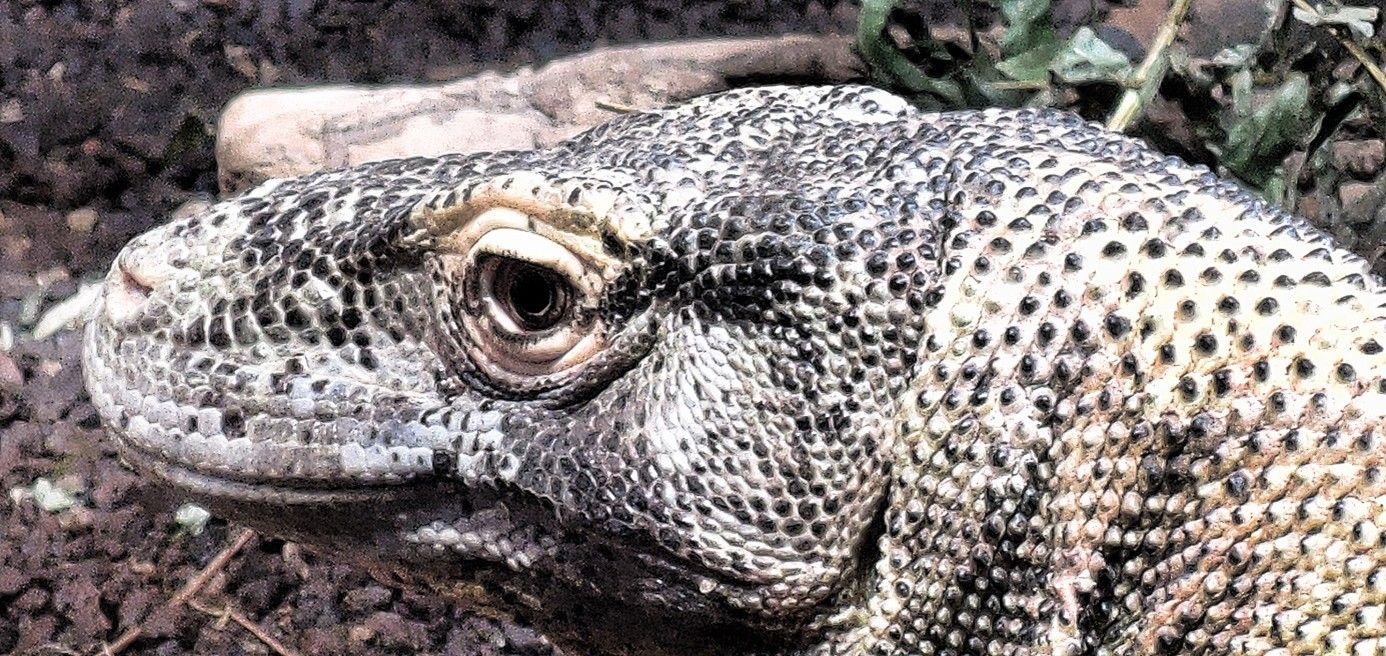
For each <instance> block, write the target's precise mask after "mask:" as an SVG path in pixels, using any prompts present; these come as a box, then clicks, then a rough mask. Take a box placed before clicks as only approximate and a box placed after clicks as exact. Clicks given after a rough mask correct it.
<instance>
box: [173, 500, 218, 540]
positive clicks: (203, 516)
mask: <svg viewBox="0 0 1386 656" xmlns="http://www.w3.org/2000/svg"><path fill="white" fill-rule="evenodd" d="M211 518H212V513H209V512H207V509H206V508H203V507H202V506H199V505H197V504H195V503H185V504H183V505H181V506H179V507H178V511H177V512H175V513H173V521H174V523H176V524H178V530H179V531H182V532H184V533H187V534H188V535H202V531H203V529H205V528H207V520H209V519H211Z"/></svg>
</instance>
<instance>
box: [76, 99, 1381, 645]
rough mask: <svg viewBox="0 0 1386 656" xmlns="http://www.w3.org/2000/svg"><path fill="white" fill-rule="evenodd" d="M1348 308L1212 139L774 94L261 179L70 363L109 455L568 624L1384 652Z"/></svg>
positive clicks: (554, 623) (140, 277)
mask: <svg viewBox="0 0 1386 656" xmlns="http://www.w3.org/2000/svg"><path fill="white" fill-rule="evenodd" d="M1383 341H1386V295H1384V294H1383V290H1382V283H1381V281H1379V280H1377V279H1375V278H1373V277H1372V276H1371V275H1369V273H1368V271H1367V267H1366V266H1365V264H1364V262H1363V261H1362V260H1360V259H1358V258H1357V257H1354V256H1353V255H1350V254H1349V253H1347V252H1345V251H1343V250H1341V249H1339V248H1336V247H1335V246H1334V245H1333V244H1332V243H1330V242H1329V241H1328V239H1326V238H1325V237H1324V235H1322V234H1321V233H1319V232H1317V231H1316V230H1314V229H1313V228H1311V227H1310V226H1309V225H1307V224H1306V223H1305V222H1304V221H1302V220H1300V219H1298V218H1296V217H1294V216H1292V215H1290V214H1288V213H1286V212H1285V211H1283V210H1280V209H1278V208H1276V207H1274V206H1272V205H1269V204H1266V203H1265V202H1262V201H1260V200H1258V199H1257V198H1255V197H1254V196H1252V195H1250V194H1248V193H1247V192H1245V191H1243V190H1242V189H1240V188H1239V187H1237V186H1236V185H1235V184H1232V183H1230V182H1227V181H1224V180H1220V179H1218V178H1217V177H1215V176H1214V175H1213V174H1212V173H1210V172H1208V171H1207V170H1206V169H1203V168H1199V167H1192V166H1189V165H1187V164H1184V163H1183V162H1181V161H1179V160H1178V159H1175V158H1170V157H1163V156H1161V155H1159V154H1157V153H1155V152H1152V151H1151V150H1149V149H1148V148H1146V147H1144V146H1142V145H1141V144H1140V143H1138V142H1136V141H1134V140H1131V139H1128V138H1125V137H1122V136H1119V135H1115V134H1111V133H1108V132H1105V131H1103V130H1101V129H1099V128H1097V127H1093V126H1091V125H1087V124H1085V123H1083V122H1082V121H1081V120H1079V119H1078V118H1076V117H1074V116H1072V115H1069V114H1064V113H1059V112H1055V111H1049V110H986V111H967V112H955V113H946V114H923V113H919V112H917V111H915V110H914V109H912V108H910V107H909V106H907V105H906V103H905V102H904V101H902V100H900V99H899V98H896V97H894V96H891V95H889V94H887V93H885V92H882V91H878V90H873V89H869V88H865V87H831V88H827V87H823V88H788V87H767V88H760V89H749V90H739V91H732V92H728V93H724V94H720V95H716V96H710V97H706V98H702V99H699V100H696V101H693V102H691V103H688V104H686V105H682V106H679V107H674V108H670V109H665V110H660V111H655V112H650V113H642V114H632V115H627V116H622V117H620V118H617V119H616V120H614V121H612V122H611V123H610V124H608V125H605V126H603V127H600V128H598V129H595V130H593V131H591V132H588V133H586V134H584V135H582V136H579V137H576V138H574V139H573V140H571V141H569V142H567V143H565V144H563V145H561V146H558V147H555V148H553V149H550V150H543V151H536V152H504V153H491V154H483V155H474V156H456V157H441V158H437V159H425V158H416V159H406V160H399V161H390V162H382V163H378V164H369V165H365V166H361V167H358V168H355V169H351V170H345V171H336V172H330V173H322V174H317V175H312V176H308V177H305V178H302V179H297V180H287V181H273V182H269V183H266V184H265V185H262V186H260V187H259V188H256V189H254V190H253V191H251V192H249V193H247V194H245V195H243V196H240V197H238V198H235V199H232V200H228V201H226V202H223V203H220V204H217V205H215V206H213V207H211V208H210V209H207V210H206V211H204V212H202V213H199V214H197V215H195V216H192V217H190V218H186V219H183V220H179V221H176V222H174V223H172V224H171V225H168V226H166V227H163V228H160V229H158V230H156V231H154V232H151V233H149V234H146V235H144V236H142V237H140V238H138V239H136V240H135V241H134V242H132V243H131V244H130V245H129V246H128V247H126V249H125V250H124V251H123V252H122V253H121V255H120V257H119V259H118V261H117V263H116V265H115V266H114V267H113V268H112V272H111V276H110V279H109V281H108V284H107V291H106V296H105V303H104V307H103V308H102V309H101V311H100V312H99V313H98V316H97V318H96V320H95V321H93V322H92V323H91V324H90V327H89V329H88V333H87V345H86V354H85V357H86V373H87V385H88V387H89V388H90V390H91V395H92V398H93V399H94V401H95V403H96V405H97V407H98V408H100V412H101V415H102V416H103V417H104V420H105V421H106V422H107V423H108V425H109V426H110V429H111V433H112V434H113V436H114V437H115V438H116V439H117V440H118V442H119V443H120V446H121V450H122V452H123V453H124V454H125V456H126V457H127V458H128V460H129V461H131V462H132V463H134V464H135V465H137V466H139V467H140V468H142V469H145V470H148V471H150V472H152V473H153V474H154V475H156V476H159V477H162V478H163V479H164V480H166V481H167V482H168V483H171V484H172V485H175V486H177V487H179V488H181V489H182V490H183V491H184V492H186V493H187V494H189V495H191V496H193V497H195V498H198V499H200V500H202V501H204V502H205V503H207V504H209V505H210V506H211V507H212V508H213V509H215V510H217V511H220V512H222V513H225V514H227V515H229V516H231V517H233V518H235V519H237V520H240V521H243V522H245V523H247V524H250V525H252V526H256V527H259V528H262V529H264V530H267V531H270V532H272V533H277V534H281V535H285V536H288V537H292V538H294V539H299V540H304V541H307V542H309V543H314V544H319V545H324V546H325V547H328V548H329V550H330V552H331V553H341V554H345V555H346V556H349V557H351V558H354V559H355V560H356V561H358V562H362V563H367V564H371V565H372V566H374V567H375V568H376V569H377V570H378V571H380V572H382V573H383V574H386V575H390V576H394V577H396V578H398V579H401V580H404V581H406V582H412V583H425V584H428V585H433V586H437V587H439V588H442V589H445V590H447V591H448V592H449V593H450V594H456V595H462V596H464V597H466V598H469V599H471V600H473V601H475V602H476V603H477V604H479V605H481V606H483V607H487V608H492V609H495V610H496V611H497V612H500V613H504V614H510V615H514V616H517V617H519V618H521V619H523V620H524V621H527V622H531V623H533V624H534V625H536V626H537V627H539V628H540V629H541V630H543V631H545V632H546V634H547V635H549V636H550V637H551V638H552V639H553V640H554V641H555V642H557V643H558V644H560V645H561V646H563V647H564V648H566V649H567V650H569V652H570V653H573V654H711V653H715V654H844V655H845V654H1057V655H1065V656H1066V655H1070V654H1173V653H1181V654H1276V655H1280V654H1310V653H1313V654H1327V653H1333V654H1376V653H1382V652H1383V651H1386V639H1383V636H1386V620H1384V619H1383V608H1386V575H1383V564H1386V545H1383V536H1384V535H1386V506H1384V505H1383V504H1386V476H1383V467H1386V432H1384V431H1383V430H1382V429H1383V426H1386V423H1384V422H1383V415H1386V380H1384V379H1383V373H1386V355H1383V354H1382V342H1383Z"/></svg>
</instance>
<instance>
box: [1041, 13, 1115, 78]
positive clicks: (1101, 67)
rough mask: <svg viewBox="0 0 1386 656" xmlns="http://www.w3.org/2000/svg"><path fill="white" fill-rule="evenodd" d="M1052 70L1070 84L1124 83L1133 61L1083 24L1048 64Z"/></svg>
mask: <svg viewBox="0 0 1386 656" xmlns="http://www.w3.org/2000/svg"><path fill="white" fill-rule="evenodd" d="M1049 70H1051V71H1053V72H1054V74H1055V75H1057V76H1058V77H1059V79H1060V80H1063V81H1064V82H1068V83H1069V84H1083V83H1088V82H1103V81H1113V80H1125V79H1126V78H1127V77H1129V76H1130V75H1131V70H1132V66H1131V60H1130V58H1128V57H1127V56H1126V55H1125V54H1123V53H1122V52H1121V51H1119V50H1117V49H1116V48H1113V47H1111V46H1109V45H1107V42H1106V41H1103V40H1102V39H1100V38H1098V36H1097V32H1094V31H1093V29H1092V28H1090V27H1088V26H1086V25H1084V26H1083V27H1080V28H1078V31H1077V32H1075V33H1074V34H1073V38H1071V39H1069V40H1068V43H1066V44H1064V47H1063V48H1062V49H1060V50H1059V52H1058V53H1057V54H1056V55H1055V56H1054V58H1053V60H1052V61H1051V62H1049Z"/></svg>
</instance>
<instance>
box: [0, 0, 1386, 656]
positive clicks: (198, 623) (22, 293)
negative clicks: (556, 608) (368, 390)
mask: <svg viewBox="0 0 1386 656" xmlns="http://www.w3.org/2000/svg"><path fill="white" fill-rule="evenodd" d="M1236 1H1238V0H1228V1H1226V2H1222V4H1220V3H1219V1H1214V0H1208V1H1207V2H1204V1H1202V0H1200V3H1199V5H1198V7H1199V8H1200V9H1201V10H1205V11H1206V10H1207V8H1210V7H1211V8H1217V7H1219V6H1232V5H1235V4H1236ZM1252 1H1253V0H1247V2H1252ZM851 4H852V3H849V2H847V1H846V0H842V1H834V0H814V1H809V2H804V1H796V2H781V1H777V0H724V1H694V0H654V1H648V0H647V1H642V2H630V1H629V0H614V1H607V0H558V1H551V0H505V1H502V0H418V1H414V2H403V1H401V2H393V3H388V2H367V1H365V0H356V1H350V0H265V1H260V2H251V1H250V0H117V1H100V0H80V1H79V0H42V1H39V0H8V1H6V2H0V490H3V491H4V492H5V493H6V497H5V498H0V654H11V653H15V654H83V655H87V654H99V653H102V650H103V647H104V646H105V645H109V644H110V643H112V642H115V641H117V640H119V639H120V638H121V636H122V635H124V634H126V632H127V631H129V630H130V629H132V628H135V627H137V628H138V629H139V630H140V635H139V637H137V638H136V639H134V640H133V641H129V642H127V643H126V644H123V645H119V646H120V647H121V648H122V649H121V650H120V652H121V653H127V654H132V653H139V654H269V653H275V652H279V653H301V654H318V653H330V654H338V653H341V654H392V653H401V654H403V653H409V654H466V655H472V654H478V655H482V654H517V655H519V654H551V653H553V650H552V648H551V647H549V646H548V645H547V644H546V643H545V642H544V641H543V640H542V639H541V638H540V637H539V636H537V635H536V634H535V633H534V632H532V631H530V630H528V629H525V628H522V627H518V626H514V625H511V624H506V623H503V622H497V621H494V620H490V619H486V618H483V617H481V616H480V615H477V614H475V613H472V612H469V611H468V610H467V609H466V608H463V607H460V606H458V605H455V604H450V603H447V602H444V601H440V600H438V599H436V598H432V597H430V596H428V595H425V594H417V593H413V592H409V591H399V590H394V589H390V588H387V587H384V586H382V585H380V584H378V583H376V582H374V581H373V580H372V579H370V578H369V577H368V576H366V575H365V574H363V573H362V572H360V571H357V570H354V569H352V568H350V567H346V566H343V565H337V564H334V563H332V562H330V561H329V560H327V559H325V558H322V557H318V556H315V555H314V554H311V553H307V552H305V551H303V550H301V549H299V548H298V547H297V546H295V545H292V544H286V543H284V542H282V541H278V540H272V539H262V538H258V537H257V538H254V539H252V540H250V541H249V543H247V544H245V545H244V547H243V548H241V549H240V550H239V551H238V552H237V553H235V554H234V555H232V556H231V557H230V558H229V560H227V561H226V562H225V564H224V566H221V567H220V568H218V569H217V570H216V573H215V574H214V575H213V576H212V577H211V578H210V580H208V581H207V582H206V583H205V585H203V586H202V587H201V589H200V592H199V593H198V594H196V595H194V596H193V597H192V601H191V602H190V603H189V604H187V605H186V606H185V607H183V608H181V609H170V608H169V607H168V602H169V600H170V599H171V598H173V597H174V596H175V595H176V594H177V593H178V591H179V590H180V589H181V588H183V587H184V586H185V585H186V584H187V583H188V582H189V581H190V580H193V579H194V578H195V577H196V576H197V575H198V573H199V572H200V571H203V570H204V568H206V567H207V566H208V564H209V563H211V562H213V560H214V559H215V558H216V557H217V555H218V554H219V553H221V552H223V551H225V550H226V549H228V547H229V546H230V545H232V544H234V543H236V541H237V536H239V535H240V532H241V530H242V529H241V528H240V527H237V526H228V525H226V524H225V523H224V522H221V521H218V520H216V519H213V520H212V521H211V522H210V523H208V524H207V526H206V528H205V530H203V531H202V532H200V533H196V534H194V533H193V532H192V531H189V530H188V529H186V528H183V527H182V526H181V525H180V524H179V523H177V522H175V520H174V510H175V509H176V508H177V507H178V506H179V503H180V501H179V500H178V499H174V498H168V497H167V496H164V495H161V494H160V492H159V491H158V490H157V489H156V488H153V487H150V486H148V485H147V483H146V482H145V481H143V480H142V479H139V478H138V477H136V476H135V475H134V474H133V473H131V472H130V471H128V470H127V469H126V468H125V467H123V466H122V465H121V464H120V463H119V462H118V461H117V460H116V459H115V457H114V454H113V452H112V451H111V450H110V448H109V446H108V444H107V443H106V442H105V441H104V440H103V437H102V432H101V429H100V427H99V423H98V421H97V418H96V415H95V412H94V411H93V410H92V408H91V406H90V405H89V403H88V401H87V398H86V394H85V392H84V391H83V389H82V382H81V373H80V367H79V362H78V356H79V353H80V336H79V334H78V333H76V332H74V331H73V330H60V331H58V332H56V333H55V334H54V335H52V336H50V337H47V338H45V339H33V338H31V333H32V331H33V330H34V328H35V327H36V325H37V324H39V323H40V322H41V319H42V318H43V317H45V316H48V317H51V316H52V314H51V313H52V312H54V308H60V307H61V304H62V301H64V300H65V299H69V298H70V297H72V296H73V295H74V294H77V293H79V291H80V290H82V289H83V288H84V285H87V284H90V283H92V282H94V281H97V280H99V279H100V278H101V276H102V274H103V273H104V271H105V270H106V268H107V267H108V266H109V263H110V261H111V259H112V258H113V257H114V255H115V253H116V251H117V249H118V248H119V247H120V246H121V245H122V244H124V242H125V241H127V240H128V239H129V238H131V237H133V236H134V235H136V234H138V233H140V232H142V231H143V230H145V229H147V228H149V227H150V226H152V225H155V224H156V223H159V222H161V221H162V220H163V218H164V217H165V216H166V215H167V214H168V213H169V212H170V211H171V210H172V209H173V208H175V207H177V206H178V205H180V204H181V203H182V202H183V201H185V200H188V199H190V198H192V197H194V196H197V195H209V194H211V193H213V192H215V190H216V171H215V162H214V161H213V154H212V143H213V142H212V126H213V122H214V120H215V118H216V116H217V113H218V111H219V110H220V108H221V107H222V105H223V104H224V103H225V102H226V101H227V100H228V99H229V98H230V97H231V96H232V95H234V94H235V93H236V92H238V91H241V90H243V89H247V88H250V87H254V86H262V85H285V84H303V83H310V82H344V81H353V82H399V81H428V80H444V79H450V78H455V77H458V76H461V75H466V74H468V73H472V72H475V71H478V70H481V69H484V68H505V67H510V66H515V65H520V64H525V63H534V62H542V61H546V60H549V59H552V58H554V57H557V56H561V55H564V54H569V53H573V52H578V51H583V50H588V49H591V48H593V47H595V46H598V45H609V44H624V43H635V42H644V41H656V40H664V39H672V38H678V37H693V36H713V35H733V36H748V35H757V34H784V33H789V32H807V33H824V32H829V31H832V32H850V31H851V30H852V29H853V28H854V23H855V9H854V8H853V7H852V6H851ZM916 4H920V5H924V4H928V3H924V2H920V3H916ZM941 4H943V5H946V4H947V3H941ZM1166 4H1167V3H1162V2H1144V1H1134V2H1133V1H1131V0H1122V1H1120V2H1115V1H1114V2H1095V1H1093V0H1062V1H1061V2H1056V3H1055V7H1056V10H1055V16H1056V19H1062V20H1064V21H1068V22H1069V23H1071V24H1074V25H1076V24H1081V23H1084V22H1087V21H1088V20H1090V19H1091V17H1090V16H1089V13H1088V12H1096V11H1098V10H1099V9H1100V10H1101V11H1102V12H1103V16H1104V17H1105V18H1106V19H1107V20H1106V22H1107V29H1108V31H1107V32H1104V34H1107V35H1108V36H1113V35H1115V36H1114V37H1113V38H1114V43H1117V44H1118V45H1119V46H1122V47H1123V48H1124V49H1129V50H1131V52H1132V54H1133V55H1136V56H1139V54H1140V48H1141V45H1140V39H1139V38H1136V36H1134V35H1150V34H1153V33H1154V31H1155V29H1154V27H1155V23H1156V22H1158V20H1159V19H1160V17H1161V15H1162V12H1163V8H1162V7H1163V6H1165V5H1166ZM1243 4H1246V2H1243ZM1155 5H1160V7H1157V8H1156V10H1154V11H1151V12H1145V11H1143V8H1145V9H1148V8H1149V7H1153V6H1155ZM1216 18H1217V16H1216V15H1215V13H1204V14H1203V15H1202V21H1203V22H1202V25H1203V27H1202V28H1200V27H1199V25H1200V24H1199V22H1198V20H1197V19H1199V14H1198V12H1197V11H1196V12H1195V20H1193V22H1192V29H1194V32H1192V37H1190V38H1191V40H1195V41H1204V42H1212V41H1211V39H1212V37H1207V38H1204V37H1200V36H1199V33H1198V32H1197V30H1198V29H1203V30H1204V32H1206V33H1209V34H1213V33H1217V32H1218V31H1219V30H1220V29H1221V27H1222V26H1224V25H1225V24H1228V23H1229V21H1227V20H1217V19H1216ZM932 19H938V21H939V22H943V21H944V20H946V16H943V15H942V14H940V15H939V16H934V17H932V18H931V20H932ZM1061 22H1062V21H1061ZM1123 44H1125V45H1123ZM1099 100H1104V99H1099ZM1105 100H1109V99H1105ZM1105 100H1104V102H1105ZM1104 106H1105V105H1104ZM1198 109H1199V108H1197V107H1194V108H1189V107H1175V106H1173V105H1171V104H1169V103H1165V104H1163V105H1160V104H1157V105H1156V106H1155V107H1153V108H1152V112H1151V116H1152V121H1151V123H1152V124H1153V125H1154V128H1153V129H1148V132H1149V133H1148V134H1145V135H1144V136H1146V137H1147V138H1151V139H1152V140H1153V141H1154V142H1155V143H1156V144H1157V146H1158V147H1160V148H1161V149H1163V150H1167V151H1169V152H1173V153H1176V154H1179V155H1182V156H1185V157H1187V158H1190V159H1192V160H1194V161H1204V162H1206V161H1207V159H1208V158H1207V153H1205V152H1202V151H1201V148H1202V143H1201V141H1200V140H1201V137H1199V135H1196V134H1194V133H1193V132H1192V131H1190V130H1188V129H1187V127H1188V126H1187V123H1188V121H1187V116H1186V113H1187V112H1189V111H1195V110H1198ZM1181 128H1182V129H1181ZM1381 130H1382V128H1381V127H1380V126H1374V125H1370V124H1368V123H1367V122H1363V121H1358V122H1357V123H1353V122H1351V121H1349V122H1348V123H1346V124H1345V128H1344V130H1343V131H1342V139H1341V140H1339V141H1335V142H1334V143H1332V144H1329V145H1328V147H1327V148H1326V149H1325V150H1324V152H1326V153H1328V156H1329V157H1331V159H1332V166H1331V167H1330V168H1331V173H1332V176H1331V177H1330V178H1322V179H1320V178H1315V177H1313V176H1301V179H1300V180H1299V181H1298V185H1299V186H1300V187H1301V188H1302V190H1303V193H1304V195H1303V197H1302V198H1301V199H1300V201H1299V205H1298V209H1299V210H1300V211H1302V212H1303V213H1305V214H1307V215H1309V216H1310V218H1311V219H1316V220H1318V222H1319V224H1320V225H1322V226H1324V227H1326V228H1327V229H1329V230H1330V231H1331V232H1333V233H1334V234H1335V235H1337V236H1338V237H1339V238H1340V239H1341V240H1343V242H1344V243H1345V244H1346V245H1347V246H1349V247H1352V248H1355V249H1356V250H1358V252H1359V253H1362V254H1364V255H1367V256H1368V257H1373V256H1376V255H1380V251H1381V248H1380V247H1381V246H1382V244H1383V243H1386V240H1383V238H1382V234H1378V233H1381V232H1382V230H1383V229H1386V228H1383V226H1386V220H1377V221H1375V222H1369V221H1367V219H1366V218H1365V217H1362V218H1352V217H1350V216H1348V215H1347V214H1345V213H1344V212H1343V211H1341V210H1342V208H1346V207H1350V206H1354V203H1356V204H1357V205H1358V206H1360V205H1362V203H1361V202H1359V201H1360V200H1361V199H1362V198H1367V197H1370V196H1371V195H1372V194H1374V193H1377V192H1376V191H1374V190H1380V189H1381V188H1383V187H1382V185H1383V184H1386V174H1382V173H1381V171H1382V168H1383V161H1386V145H1383V144H1384V143H1386V141H1383V138H1382V137H1383V134H1382V131H1381ZM1293 160H1294V156H1291V161H1292V162H1293ZM1301 160H1303V158H1302V157H1301ZM1378 213H1379V214H1382V215H1383V216H1386V210H1383V211H1381V212H1378ZM1378 224H1380V225H1378ZM1373 226H1375V227H1373ZM1379 261H1381V262H1386V260H1379ZM247 625H248V626H249V627H252V628H247ZM255 631H262V632H263V634H262V635H256V633H255Z"/></svg>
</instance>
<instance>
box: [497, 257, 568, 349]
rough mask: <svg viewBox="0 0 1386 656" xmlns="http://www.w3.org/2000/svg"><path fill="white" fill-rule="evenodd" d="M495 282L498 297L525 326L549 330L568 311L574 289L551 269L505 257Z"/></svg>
mask: <svg viewBox="0 0 1386 656" xmlns="http://www.w3.org/2000/svg"><path fill="white" fill-rule="evenodd" d="M494 284H495V288H494V293H495V295H496V300H498V301H499V302H500V304H501V306H502V307H504V308H505V311H506V312H508V313H510V316H511V317H512V318H513V319H514V320H515V323H517V324H519V325H520V327H521V328H524V329H525V330H534V331H539V330H548V329H549V328H552V327H554V326H556V325H558V323H559V322H561V321H563V319H564V318H565V317H566V316H567V314H568V305H569V299H570V298H571V293H570V292H571V289H570V288H569V286H568V284H567V283H566V282H564V281H563V280H562V279H561V278H559V277H558V276H557V275H555V274H554V273H553V272H552V271H549V270H548V269H545V268H543V267H540V266H536V265H534V264H530V263H528V262H522V261H519V260H512V259H508V258H506V259H502V260H501V261H500V262H499V263H498V264H497V267H496V274H495V283H494Z"/></svg>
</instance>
